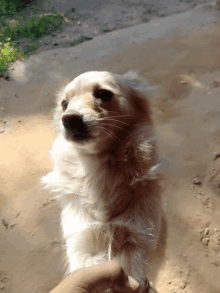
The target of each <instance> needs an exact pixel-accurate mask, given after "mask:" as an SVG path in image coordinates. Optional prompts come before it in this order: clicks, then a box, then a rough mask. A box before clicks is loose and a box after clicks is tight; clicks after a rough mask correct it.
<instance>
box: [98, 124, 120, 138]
mask: <svg viewBox="0 0 220 293" xmlns="http://www.w3.org/2000/svg"><path fill="white" fill-rule="evenodd" d="M100 129H102V130H104V131H105V133H106V134H108V135H109V136H110V137H112V138H113V137H115V138H116V139H117V140H119V138H118V137H117V136H116V135H115V134H114V133H112V132H111V131H110V130H109V129H106V128H105V127H100Z"/></svg>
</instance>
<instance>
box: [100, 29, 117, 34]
mask: <svg viewBox="0 0 220 293" xmlns="http://www.w3.org/2000/svg"><path fill="white" fill-rule="evenodd" d="M114 30H115V29H114V28H113V29H111V30H108V29H106V30H103V31H102V32H103V33H104V34H106V33H110V32H113V31H114Z"/></svg>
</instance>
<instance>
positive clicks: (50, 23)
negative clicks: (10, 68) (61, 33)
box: [0, 0, 63, 74]
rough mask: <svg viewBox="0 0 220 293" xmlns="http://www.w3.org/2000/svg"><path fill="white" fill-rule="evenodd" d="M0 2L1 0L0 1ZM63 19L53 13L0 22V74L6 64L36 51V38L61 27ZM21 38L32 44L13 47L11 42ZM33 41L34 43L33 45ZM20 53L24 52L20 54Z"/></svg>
mask: <svg viewBox="0 0 220 293" xmlns="http://www.w3.org/2000/svg"><path fill="white" fill-rule="evenodd" d="M0 1H1V0H0ZM62 20H63V17H62V16H61V15H60V14H57V13H54V14H51V15H44V16H41V17H39V18H36V17H35V18H31V19H28V20H26V21H23V20H22V19H21V18H18V20H16V21H15V20H13V21H7V20H5V19H1V20H0V44H1V45H0V74H2V73H3V72H5V71H6V70H7V64H8V63H10V62H13V61H15V60H16V59H18V58H19V57H27V56H28V55H27V54H26V53H28V52H30V51H36V49H37V48H38V47H39V42H38V41H37V40H36V39H37V38H39V37H41V36H43V35H44V34H49V33H51V32H52V31H54V30H56V29H58V28H59V27H60V26H61V23H62ZM22 37H26V38H30V39H31V40H32V42H30V43H29V44H28V45H24V46H23V47H22V46H20V48H18V45H15V44H14V43H13V42H12V41H14V40H18V39H20V38H22ZM33 40H34V41H35V42H34V43H33ZM22 51H24V52H23V53H22Z"/></svg>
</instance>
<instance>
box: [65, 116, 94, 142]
mask: <svg viewBox="0 0 220 293" xmlns="http://www.w3.org/2000/svg"><path fill="white" fill-rule="evenodd" d="M62 123H63V126H64V127H65V129H66V130H68V131H71V132H72V133H73V135H74V138H75V139H77V140H82V139H86V138H87V137H88V127H87V124H86V122H85V121H84V120H83V116H82V115H80V114H78V113H77V114H66V115H63V117H62Z"/></svg>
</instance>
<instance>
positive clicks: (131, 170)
mask: <svg viewBox="0 0 220 293" xmlns="http://www.w3.org/2000/svg"><path fill="white" fill-rule="evenodd" d="M147 91H148V85H146V84H145V83H144V82H143V80H141V79H140V77H139V76H138V75H137V74H136V73H135V72H133V71H130V72H128V73H126V74H124V75H116V74H112V73H109V72H86V73H84V74H82V75H80V76H78V77H77V78H75V79H74V80H73V81H72V82H71V83H70V84H68V85H67V86H66V87H65V89H64V90H63V91H62V92H61V94H60V96H59V99H58V106H57V109H56V113H55V121H56V126H57V128H58V129H59V134H58V137H57V138H56V140H55V141H54V143H53V145H52V148H51V151H50V156H51V160H52V161H53V165H54V168H53V171H52V172H51V173H49V174H48V175H46V176H45V177H43V178H42V184H43V186H44V188H45V189H47V190H49V191H50V192H51V193H53V194H54V195H55V196H56V198H57V199H58V201H59V202H60V204H61V207H62V214H61V225H62V231H63V237H64V239H65V242H66V247H67V257H68V265H69V269H68V272H67V273H69V272H72V271H74V270H76V269H78V268H82V267H85V266H92V265H94V264H97V263H100V262H104V261H107V260H112V259H115V260H117V261H118V262H119V263H120V264H121V266H122V267H123V268H124V270H125V272H126V273H127V274H129V275H130V276H132V277H133V278H135V279H136V280H137V281H138V282H140V284H141V286H140V289H139V292H144V291H145V280H146V273H147V269H148V267H149V265H148V264H149V262H150V261H151V259H152V258H154V257H155V256H156V255H158V254H159V253H160V254H161V252H162V250H163V247H164V243H165V238H166V225H165V219H164V216H163V211H162V208H161V203H160V188H159V185H158V178H157V166H158V161H157V153H156V146H155V140H154V134H153V124H152V120H151V114H150V109H149V104H148V100H147Z"/></svg>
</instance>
